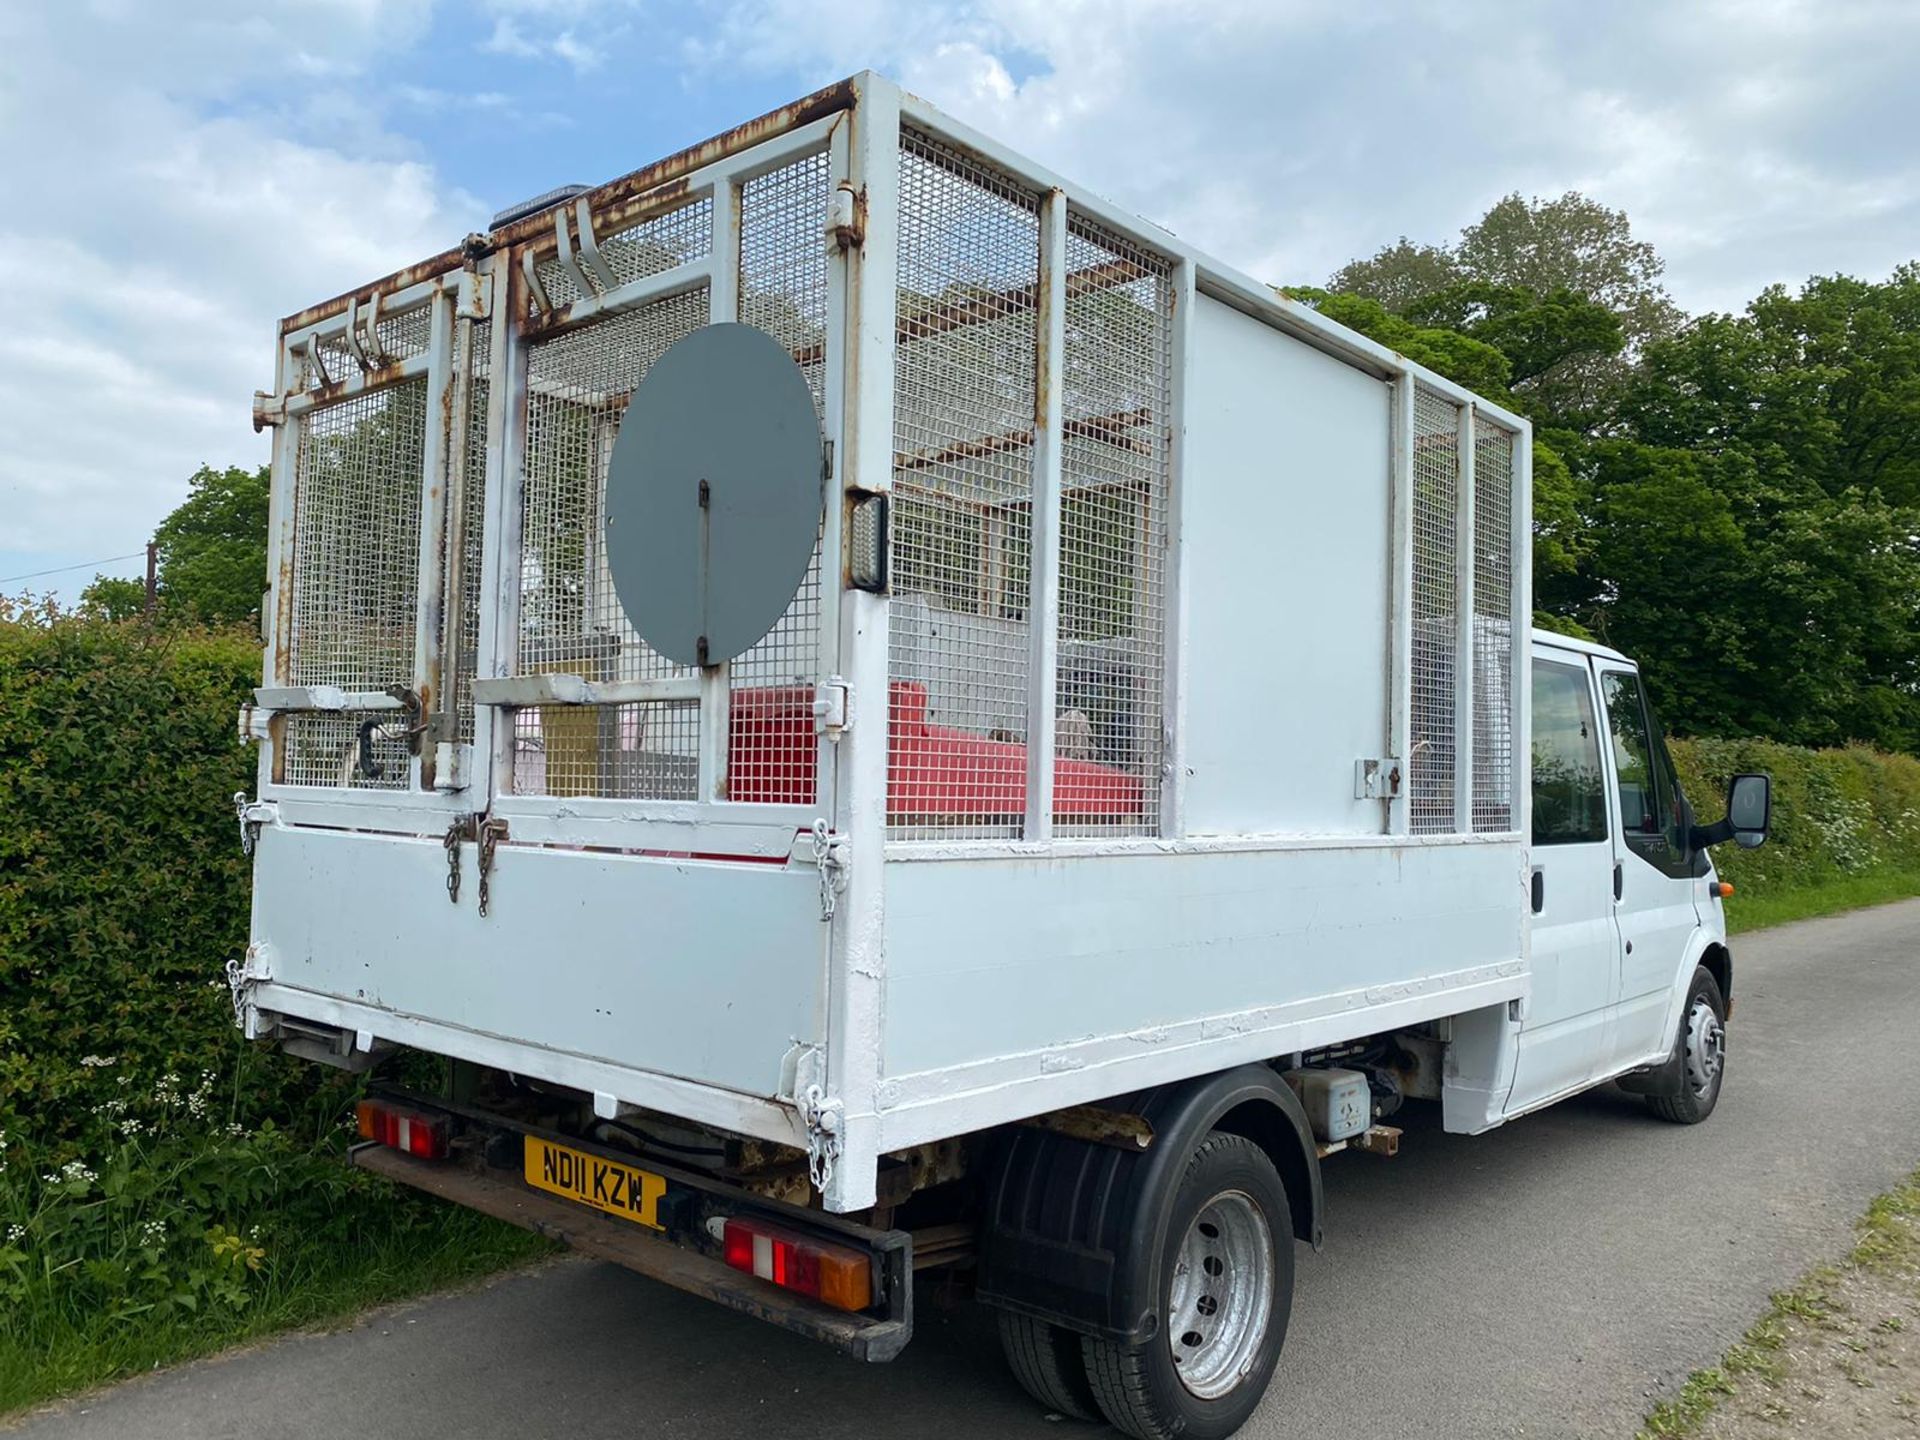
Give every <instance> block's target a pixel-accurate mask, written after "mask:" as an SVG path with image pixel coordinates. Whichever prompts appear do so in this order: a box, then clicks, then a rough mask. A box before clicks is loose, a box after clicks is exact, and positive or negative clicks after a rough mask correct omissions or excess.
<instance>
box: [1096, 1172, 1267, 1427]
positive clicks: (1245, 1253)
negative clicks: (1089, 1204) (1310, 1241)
mask: <svg viewBox="0 0 1920 1440" xmlns="http://www.w3.org/2000/svg"><path fill="white" fill-rule="evenodd" d="M1165 1235H1166V1242H1165V1245H1164V1246H1163V1247H1162V1249H1161V1251H1160V1253H1159V1254H1157V1255H1150V1256H1136V1257H1134V1261H1133V1263H1135V1264H1146V1265H1150V1266H1152V1267H1153V1268H1152V1275H1151V1277H1150V1279H1151V1286H1152V1288H1151V1290H1150V1293H1152V1294H1155V1295H1157V1296H1159V1297H1160V1316H1161V1319H1162V1322H1163V1328H1162V1329H1161V1331H1160V1332H1159V1333H1158V1334H1155V1335H1154V1336H1153V1337H1152V1338H1150V1339H1149V1340H1147V1341H1146V1342H1144V1343H1143V1344H1140V1345H1124V1344H1119V1343H1116V1342H1113V1341H1109V1340H1096V1339H1093V1338H1091V1337H1084V1338H1083V1339H1082V1341H1081V1344H1082V1346H1083V1347H1084V1351H1085V1359H1086V1371H1087V1378H1088V1380H1089V1381H1090V1382H1091V1383H1092V1386H1093V1395H1094V1399H1095V1400H1096V1401H1097V1402H1098V1403H1099V1406H1100V1411H1101V1413H1102V1414H1104V1415H1105V1416H1106V1417H1107V1419H1108V1420H1109V1421H1110V1422H1111V1423H1112V1424H1113V1425H1114V1426H1115V1427H1117V1428H1118V1429H1120V1430H1123V1431H1125V1432H1126V1433H1127V1434H1129V1435H1133V1436H1136V1437H1138V1440H1162V1437H1168V1436H1175V1435H1180V1436H1191V1437H1194V1440H1216V1437H1224V1436H1228V1435H1231V1434H1232V1433H1233V1432H1234V1431H1236V1430H1238V1429H1239V1428H1240V1427H1241V1426H1242V1425H1243V1424H1245V1423H1246V1421H1247V1418H1248V1417H1249V1416H1250V1415H1252V1414H1253V1411H1254V1408H1255V1407H1256V1406H1257V1405H1258V1404H1259V1403H1260V1397H1261V1395H1262V1394H1264V1393H1265V1391H1266V1388H1267V1382H1268V1381H1269V1380H1270V1379H1271V1378H1272V1377H1273V1369H1274V1366H1275V1364H1276V1363H1278V1361H1279V1358H1280V1346H1281V1342H1282V1341H1283V1340H1284V1339H1285V1338H1286V1333H1287V1317H1288V1315H1289V1314H1290V1313H1291V1311H1292V1309H1293V1223H1292V1217H1291V1212H1290V1211H1289V1209H1288V1206H1287V1192H1286V1187H1285V1186H1284V1185H1283V1184H1282V1183H1281V1180H1280V1175H1279V1172H1278V1171H1276V1170H1275V1169H1274V1168H1273V1162H1272V1161H1271V1160H1269V1159H1268V1158H1267V1156H1266V1154H1265V1153H1264V1152H1263V1151H1262V1150H1261V1149H1260V1147H1259V1146H1257V1145H1255V1144H1254V1143H1253V1142H1252V1141H1250V1140H1247V1139H1245V1138H1244V1137H1242V1136H1239V1135H1225V1134H1214V1135H1210V1136H1208V1137H1207V1139H1206V1140H1205V1141H1204V1142H1202V1143H1201V1145H1200V1147H1199V1148H1198V1149H1196V1150H1195V1151H1194V1153H1193V1158H1192V1159H1191V1160H1190V1161H1188V1163H1187V1169H1186V1173H1185V1175H1184V1176H1182V1177H1181V1181H1180V1183H1179V1184H1178V1185H1177V1186H1175V1187H1174V1193H1173V1198H1172V1203H1171V1207H1170V1211H1169V1214H1168V1223H1167V1225H1166V1227H1165Z"/></svg>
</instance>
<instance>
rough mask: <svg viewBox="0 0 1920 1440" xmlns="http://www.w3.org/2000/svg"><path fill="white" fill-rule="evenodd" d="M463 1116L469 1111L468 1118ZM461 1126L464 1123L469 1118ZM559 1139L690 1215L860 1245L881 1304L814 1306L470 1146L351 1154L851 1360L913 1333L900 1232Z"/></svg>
mask: <svg viewBox="0 0 1920 1440" xmlns="http://www.w3.org/2000/svg"><path fill="white" fill-rule="evenodd" d="M410 1103H413V1102H411V1101H410ZM436 1108H437V1107H436ZM448 1108H449V1110H450V1111H451V1112H452V1113H459V1112H460V1108H461V1107H448ZM470 1114H471V1112H468V1117H470ZM468 1123H469V1125H471V1124H472V1121H471V1119H470V1118H468ZM496 1133H497V1134H499V1135H501V1136H507V1135H515V1134H523V1133H525V1132H518V1131H516V1129H515V1128H514V1127H509V1126H500V1127H499V1128H498V1130H497V1131H496ZM555 1138H556V1139H559V1138H560V1137H555ZM563 1143H565V1144H567V1145H569V1146H572V1147H573V1148H575V1149H579V1150H586V1151H588V1152H590V1153H603V1154H605V1155H607V1156H608V1157H609V1158H616V1159H619V1160H620V1161H621V1162H622V1163H625V1164H638V1165H642V1166H644V1167H645V1168H647V1169H648V1170H651V1171H654V1172H656V1173H660V1174H663V1175H665V1176H666V1178H667V1181H668V1184H669V1187H670V1190H669V1193H670V1194H671V1193H673V1192H675V1191H678V1192H680V1193H682V1194H687V1195H688V1198H689V1200H690V1201H692V1202H693V1203H692V1204H691V1205H690V1206H689V1210H690V1211H698V1212H703V1213H704V1214H708V1215H711V1214H716V1213H720V1214H726V1213H739V1214H758V1215H763V1216H766V1217H768V1218H772V1219H776V1220H778V1221H780V1222H781V1223H782V1224H784V1225H789V1226H792V1227H795V1228H797V1229H800V1230H803V1231H812V1232H813V1233H815V1234H818V1235H819V1236H821V1238H823V1239H830V1240H834V1241H837V1242H839V1243H841V1244H847V1243H849V1242H851V1243H854V1244H858V1245H860V1246H862V1247H863V1248H865V1249H867V1250H868V1251H869V1252H870V1253H872V1255H873V1257H874V1264H875V1270H876V1276H877V1279H878V1281H879V1285H878V1288H879V1290H880V1292H881V1294H882V1297H883V1298H882V1301H881V1303H880V1304H879V1305H877V1306H875V1307H874V1308H873V1310H870V1311H866V1312H862V1313H849V1312H847V1311H843V1310H836V1309H833V1308H832V1307H830V1306H826V1305H822V1304H819V1303H818V1302H816V1301H814V1300H811V1299H808V1298H807V1297H805V1296H801V1295H795V1294H793V1293H792V1292H791V1291H787V1290H783V1289H781V1288H779V1287H778V1286H775V1285H773V1284H770V1283H768V1282H767V1281H765V1280H759V1279H756V1278H755V1277H753V1276H751V1275H746V1274H743V1273H742V1272H740V1271H738V1270H734V1269H731V1268H729V1267H728V1266H727V1265H726V1264H725V1263H724V1262H723V1261H722V1260H720V1259H719V1258H718V1257H717V1256H715V1255H712V1254H709V1253H705V1252H703V1250H702V1249H701V1248H699V1246H698V1234H697V1227H689V1228H687V1229H686V1230H684V1231H683V1232H682V1234H681V1238H678V1239H676V1238H667V1237H662V1236H660V1235H658V1234H656V1233H654V1232H651V1231H647V1230H643V1229H641V1228H640V1227H638V1226H636V1225H634V1224H631V1223H630V1222H628V1221H625V1220H619V1219H615V1218H613V1217H611V1216H608V1215H603V1214H601V1213H600V1212H598V1211H596V1210H591V1209H588V1208H587V1207H585V1206H583V1205H576V1204H574V1203H572V1202H571V1201H567V1200H563V1199H560V1198H558V1197H557V1196H552V1195H547V1194H545V1193H543V1192H541V1191H538V1190H535V1189H533V1188H532V1187H531V1186H528V1185H526V1184H525V1183H523V1182H522V1181H521V1180H520V1178H519V1177H518V1176H517V1175H516V1174H515V1173H514V1172H513V1171H511V1170H507V1169H504V1168H499V1167H496V1166H490V1165H487V1164H485V1163H484V1161H482V1159H481V1157H480V1155H479V1154H477V1153H474V1151H473V1150H471V1149H470V1148H468V1149H466V1150H465V1151H464V1153H463V1154H457V1155H456V1156H455V1157H454V1158H452V1159H448V1160H424V1159H421V1158H419V1157H418V1156H414V1155H408V1154H405V1153H403V1152H401V1151H398V1150H390V1149H387V1148H386V1147H384V1146H381V1145H377V1144H363V1145H358V1146H355V1147H354V1149H353V1150H352V1151H351V1152H350V1153H351V1157H352V1160H353V1163H354V1164H355V1165H357V1166H359V1167H360V1168H361V1169H364V1170H369V1171H372V1172H373V1173H374V1174H376V1175H383V1176H385V1177H386V1178H387V1179H389V1180H393V1181H396V1182H398V1183H399V1184H402V1185H410V1186H412V1187H413V1188H414V1189H416V1190H424V1191H425V1192H426V1193H427V1194H429V1195H437V1196H439V1197H440V1198H441V1199H443V1200H448V1201H451V1202H452V1203H454V1204H456V1205H462V1206H465V1207H466V1208H467V1209H469V1210H477V1211H479V1212H480V1213H481V1214H483V1215H491V1216H493V1217H494V1218H495V1219H496V1220H504V1221H506V1222H507V1223H508V1224H510V1225H518V1226H520V1227H522V1228H523V1229H526V1230H531V1231H533V1232H534V1233H535V1234H539V1235H545V1236H547V1237H548V1238H550V1239H553V1240H557V1241H559V1242H560V1243H561V1244H563V1245H566V1246H568V1247H569V1248H571V1249H574V1250H578V1251H580V1252H582V1253H583V1254H587V1255H591V1256H593V1257H594V1258H595V1259H598V1260H605V1261H609V1262H611V1263H612V1264H615V1265H620V1266H623V1267H625V1268H626V1269H628V1270H632V1271H634V1272H636V1273H638V1274H641V1275H645V1276H648V1277H649V1278H651V1279H654V1280H658V1281H660V1282H662V1283H663V1284H666V1285H671V1286H673V1287H674V1288H675V1289H676V1290H684V1291H686V1292H687V1293H689V1294H692V1295H699V1296H702V1297H703V1298H705V1299H708V1300H712V1301H714V1302H715V1303H717V1304H720V1305H724V1306H726V1307H727V1308H728V1309H729V1310H737V1311H739V1312H740V1313H742V1314H744V1315H751V1316H753V1317H754V1318H755V1319H757V1320H765V1321H767V1322H769V1323H770V1324H774V1325H778V1326H780V1327H781V1328H782V1329H783V1330H791V1331H793V1332H795V1333H796V1334H799V1335H804V1336H806V1337H807V1338H808V1339H811V1340H818V1341H820V1342H821V1343H823V1344H825V1345H828V1346H830V1347H831V1348H833V1349H835V1350H838V1351H839V1352H840V1353H842V1354H843V1355H850V1356H852V1357H853V1358H854V1359H856V1360H865V1361H869V1362H880V1361H885V1360H891V1359H893V1358H894V1356H896V1355H898V1354H899V1353H900V1352H901V1350H903V1349H905V1348H906V1344H907V1341H908V1340H909V1339H910V1338H911V1337H912V1335H913V1246H912V1239H911V1237H909V1236H908V1235H907V1234H906V1233H905V1232H903V1231H898V1230H887V1231H882V1230H874V1229H871V1228H870V1227H867V1226H863V1225H855V1224H853V1223H851V1222H849V1221H845V1220H841V1219H839V1218H838V1217H835V1216H827V1215H823V1214H822V1213H821V1212H819V1211H815V1210H803V1209H800V1208H799V1207H797V1206H792V1205H782V1204H778V1203H774V1202H769V1201H764V1200H762V1199H760V1198H759V1197H757V1196H752V1195H749V1194H747V1193H746V1192H744V1191H737V1190H735V1189H733V1188H732V1187H731V1186H727V1185H724V1184H719V1183H716V1182H713V1181H709V1180H707V1179H706V1178H705V1177H703V1176H698V1175H689V1174H688V1173H687V1172H685V1171H681V1170H677V1169H670V1168H668V1167H664V1166H660V1165H657V1164H655V1163H654V1162H653V1161H652V1160H643V1159H638V1158H637V1157H634V1156H631V1155H623V1154H618V1153H616V1152H613V1151H603V1150H601V1149H600V1147H597V1146H594V1145H592V1144H582V1143H581V1142H580V1141H578V1140H575V1139H570V1138H569V1139H565V1140H564V1142H563ZM515 1148H516V1149H517V1147H515ZM496 1154H497V1151H496ZM683 1241H684V1243H683Z"/></svg>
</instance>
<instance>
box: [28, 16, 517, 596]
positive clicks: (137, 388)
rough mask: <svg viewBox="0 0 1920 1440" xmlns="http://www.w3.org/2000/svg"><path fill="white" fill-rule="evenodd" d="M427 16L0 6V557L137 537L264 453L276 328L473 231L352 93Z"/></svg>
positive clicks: (117, 543) (462, 202)
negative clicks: (209, 473) (255, 405)
mask: <svg viewBox="0 0 1920 1440" xmlns="http://www.w3.org/2000/svg"><path fill="white" fill-rule="evenodd" d="M23 12H26V13H23ZM426 20H427V16H426V11H425V8H424V6H422V5H419V4H388V3H376V0H310V3H307V4H304V5H302V6H300V7H294V8H290V9H288V10H285V11H280V10H274V11H272V12H267V11H256V10H255V9H254V8H253V7H244V8H243V7H236V6H225V5H219V4H212V3H196V4H188V5H170V6H167V7H164V13H161V11H160V10H159V9H151V10H150V9H149V7H145V6H141V5H136V4H131V3H127V4H114V3H101V4H96V5H94V6H91V7H83V6H79V5H76V6H73V7H62V8H58V9H56V8H54V7H44V8H42V7H16V8H14V9H13V10H12V11H11V12H10V13H9V15H8V16H7V17H6V18H5V19H4V20H0V55H4V56H5V59H4V60H0V97H4V98H0V174H4V175H5V176H6V177H7V186H6V189H7V197H8V203H7V205H6V206H5V207H4V208H0V287H4V289H5V291H6V293H7V294H8V296H9V297H10V299H9V310H8V318H7V323H6V324H5V325H4V326H0V504H4V507H5V509H4V514H5V516H6V519H5V521H4V522H3V523H0V530H4V532H5V540H4V548H5V549H6V550H7V551H9V552H14V553H28V554H31V553H34V552H40V553H55V552H59V553H62V554H68V555H70V554H72V553H73V552H75V551H78V552H80V553H82V554H92V553H99V554H111V553H115V552H117V551H122V550H130V549H135V548H137V547H138V546H139V545H140V544H143V543H144V542H145V540H146V539H147V537H148V536H149V535H150V534H151V533H152V531H153V527H154V525H155V524H156V523H157V522H158V521H159V520H160V519H161V518H162V517H163V516H164V515H165V514H166V513H167V511H168V510H170V509H171V508H172V507H173V506H174V505H175V504H177V503H178V502H179V501H180V500H181V499H182V498H184V496H185V493H186V480H187V476H188V475H189V474H191V473H192V471H193V470H194V469H195V468H196V467H197V466H198V465H200V464H201V463H202V462H209V463H213V464H216V465H219V464H229V463H233V464H258V463H261V462H263V461H264V460H265V458H266V442H265V440H264V438H262V437H256V436H255V435H254V434H253V433H252V427H251V424H250V420H249V415H248V406H249V397H250V396H251V394H252V392H253V391H254V389H256V388H258V387H262V386H264V385H266V384H268V383H269V382H270V381H271V378H272V374H271V370H272V361H273V323H274V319H275V318H276V317H277V316H280V315H283V314H286V313H289V312H290V311H292V310H295V309H297V308H299V307H300V306H301V305H304V304H307V303H309V302H311V301H312V300H314V299H316V298H318V297H321V296H324V295H328V294H333V293H336V292H338V291H339V290H342V289H345V288H347V287H348V286H349V285H352V284H356V283H359V282H361V281H364V280H366V279H368V278H370V277H372V276H375V275H379V274H382V273H385V272H386V271H388V270H390V269H393V268H396V267H397V266H399V265H401V264H405V263H407V262H408V261H411V260H415V259H418V258H419V257H420V256H422V255H425V254H430V253H432V252H433V251H435V250H438V249H441V248H443V247H444V246H445V245H447V244H448V243H450V242H451V241H452V240H454V239H457V238H458V237H459V236H460V235H461V234H463V233H464V232H465V231H466V230H468V229H471V228H474V226H475V225H476V224H478V223H481V222H483V221H484V219H485V212H484V211H483V209H482V207H481V206H480V205H479V204H478V202H476V201H474V200H473V199H472V198H471V197H469V196H466V195H463V194H461V193H460V192H458V191H457V190H454V189H452V188H450V187H449V186H447V185H446V184H445V183H444V182H443V181H442V180H441V179H440V178H439V177H438V175H437V174H436V172H435V170H434V169H433V167H432V166H431V165H430V164H429V163H427V162H425V161H424V160H422V159H420V158H418V157H417V156H415V155H412V154H411V153H409V150H408V147H407V145H406V143H405V142H404V141H403V140H401V139H400V138H399V137H396V136H393V135H391V134H387V133H386V132H384V131H382V130H381V129H380V128H379V126H378V122H377V114H378V107H377V106H374V105H371V104H368V103H365V97H364V94H363V93H361V91H360V85H361V82H360V80H359V78H358V77H361V76H363V75H364V74H365V72H366V69H367V67H368V66H369V65H370V64H372V63H373V62H374V61H375V60H376V59H377V58H378V57H380V56H381V55H384V54H388V53H391V52H392V50H393V49H394V48H396V47H397V48H400V49H404V48H406V47H407V46H409V45H412V44H414V43H417V41H418V40H419V39H420V37H421V36H422V34H423V33H424V27H425V24H426ZM289 57H295V63H294V65H293V66H292V67H291V70H290V67H289ZM263 94H265V95H268V96H269V97H270V98H271V102H272V103H267V102H266V101H263V100H262V99H261V96H262V95H263ZM340 114H352V115H355V116H356V117H357V118H356V119H355V120H354V122H353V125H352V126H345V125H339V124H337V123H335V122H333V121H332V120H329V119H328V118H327V117H329V116H330V115H340ZM50 117H57V119H56V118H50ZM329 127H331V128H332V129H333V130H334V132H335V137H336V138H322V137H321V136H320V135H316V134H314V133H311V132H314V131H316V130H325V129H327V128H329ZM20 568H26V567H25V566H21V567H20ZM84 580H85V577H84V576H80V577H78V579H77V581H76V584H77V583H84Z"/></svg>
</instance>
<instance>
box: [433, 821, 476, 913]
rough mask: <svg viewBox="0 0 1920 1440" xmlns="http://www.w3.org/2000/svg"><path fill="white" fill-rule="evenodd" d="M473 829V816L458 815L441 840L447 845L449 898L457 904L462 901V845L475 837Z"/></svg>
mask: <svg viewBox="0 0 1920 1440" xmlns="http://www.w3.org/2000/svg"><path fill="white" fill-rule="evenodd" d="M473 830H474V817H473V816H471V815H461V816H457V817H456V818H455V819H454V822H453V823H452V824H451V825H449V826H447V834H446V838H445V839H444V840H442V841H441V842H440V843H441V844H443V845H445V846H446V847H447V899H448V901H449V902H450V903H452V904H455V905H458V904H459V903H460V847H461V846H462V845H464V844H465V843H466V842H467V841H469V840H471V839H473V838H474V833H473Z"/></svg>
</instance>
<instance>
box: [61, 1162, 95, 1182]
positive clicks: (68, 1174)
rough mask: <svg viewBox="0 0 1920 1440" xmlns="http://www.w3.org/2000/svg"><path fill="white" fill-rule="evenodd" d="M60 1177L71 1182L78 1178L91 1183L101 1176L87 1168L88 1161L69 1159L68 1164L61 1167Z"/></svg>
mask: <svg viewBox="0 0 1920 1440" xmlns="http://www.w3.org/2000/svg"><path fill="white" fill-rule="evenodd" d="M60 1178H61V1179H62V1180H65V1181H67V1182H68V1183H69V1184H71V1183H72V1182H74V1181H76V1180H84V1181H86V1182H87V1183H88V1184H91V1183H92V1182H93V1181H95V1180H97V1179H98V1178H99V1177H98V1176H97V1175H95V1174H94V1173H93V1171H91V1170H89V1169H88V1168H87V1162H86V1161H84V1160H69V1161H68V1162H67V1163H66V1164H64V1165H62V1166H61V1167H60Z"/></svg>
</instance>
